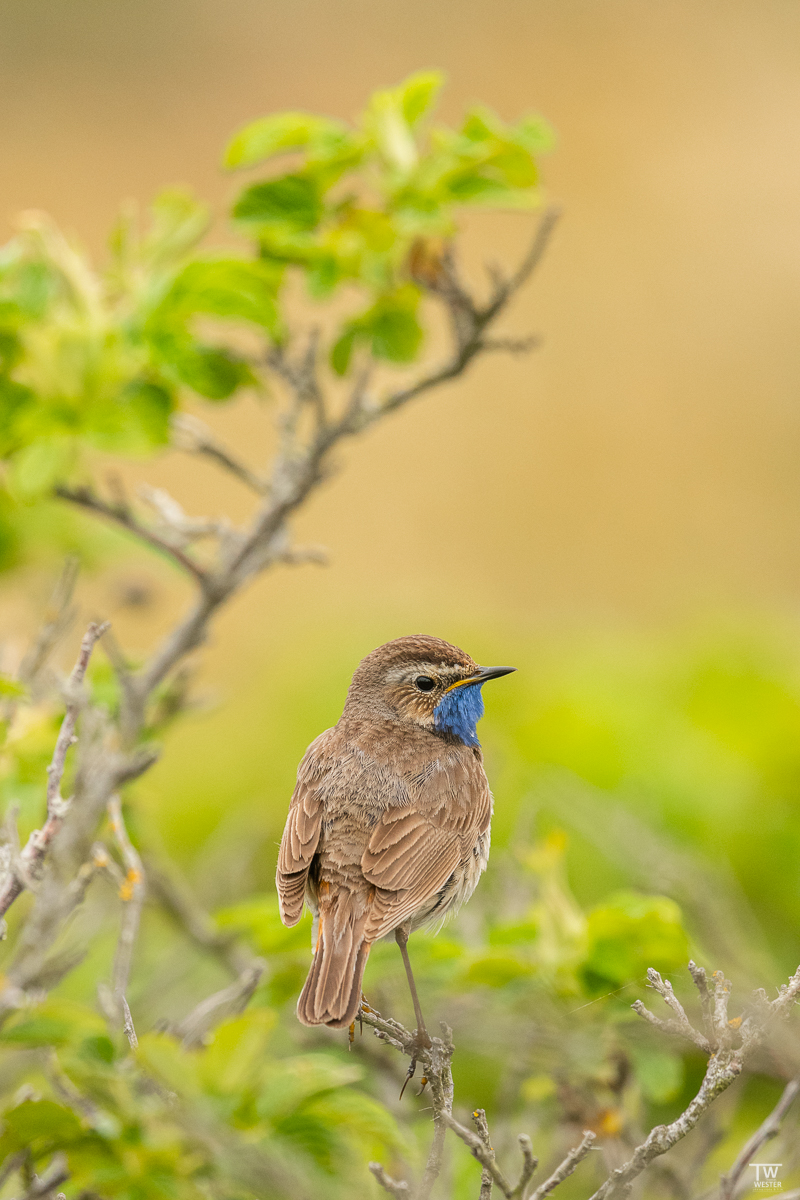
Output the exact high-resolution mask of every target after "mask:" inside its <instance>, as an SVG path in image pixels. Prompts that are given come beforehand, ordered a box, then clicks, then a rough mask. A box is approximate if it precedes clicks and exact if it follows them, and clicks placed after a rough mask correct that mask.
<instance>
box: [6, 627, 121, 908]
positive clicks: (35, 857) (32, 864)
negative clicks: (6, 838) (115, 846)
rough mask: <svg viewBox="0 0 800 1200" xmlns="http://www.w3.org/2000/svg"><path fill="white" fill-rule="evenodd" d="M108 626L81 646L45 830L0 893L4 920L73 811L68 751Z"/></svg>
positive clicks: (91, 632)
mask: <svg viewBox="0 0 800 1200" xmlns="http://www.w3.org/2000/svg"><path fill="white" fill-rule="evenodd" d="M107 628H108V626H107V625H98V624H96V623H94V622H93V623H92V624H91V625H89V627H88V629H87V630H86V633H85V634H84V636H83V641H82V642H81V648H80V652H79V654H78V660H77V662H76V663H75V666H74V667H73V669H72V674H71V675H70V677H69V679H68V680H67V684H66V688H65V694H66V698H67V711H66V713H65V714H64V720H63V721H62V722H61V729H60V731H59V734H58V738H57V739H56V745H55V749H54V751H53V758H52V761H51V763H50V766H49V767H48V768H47V819H46V821H45V823H44V825H43V826H42V828H41V829H35V830H34V831H33V833H32V834H31V835H30V837H29V838H28V841H27V844H26V845H25V848H24V849H23V850H22V851H21V853H20V855H19V860H18V861H19V864H20V865H21V867H22V870H19V869H17V870H15V869H14V865H13V864H12V869H11V871H10V872H9V875H8V878H7V880H6V882H5V883H4V884H3V886H2V889H0V917H1V916H3V915H4V914H5V913H6V912H8V909H9V908H10V907H11V905H12V904H13V903H14V901H15V900H16V898H17V896H19V894H20V893H21V892H22V891H23V890H24V889H25V887H26V886H28V883H29V882H30V879H35V878H36V877H37V873H38V871H39V870H40V868H41V864H42V862H43V861H44V858H45V855H46V854H47V851H48V850H49V848H50V844H51V842H52V841H53V838H54V837H55V836H56V834H57V833H58V831H59V829H60V828H61V826H62V824H63V822H64V817H65V816H66V814H67V812H68V809H69V801H66V800H64V799H63V798H62V796H61V791H60V789H61V779H62V777H63V774H64V765H65V762H66V757H67V751H68V749H69V748H70V746H71V745H72V744H73V743H74V742H75V741H77V738H76V737H75V723H76V721H77V719H78V713H79V711H80V708H81V703H82V701H81V695H80V688H81V685H82V683H83V679H84V676H85V675H86V668H87V667H88V665H89V659H90V657H91V654H92V650H93V649H94V646H95V643H96V642H97V639H98V638H99V637H101V636H102V635H103V633H104V632H105V630H106V629H107Z"/></svg>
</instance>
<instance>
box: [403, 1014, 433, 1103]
mask: <svg viewBox="0 0 800 1200" xmlns="http://www.w3.org/2000/svg"><path fill="white" fill-rule="evenodd" d="M432 1045H433V1042H432V1041H431V1039H430V1038H429V1036H428V1031H427V1029H426V1028H425V1027H424V1025H423V1027H422V1029H415V1030H414V1037H413V1038H412V1040H411V1042H410V1043H409V1045H408V1049H407V1051H406V1053H408V1054H410V1055H411V1062H410V1063H409V1064H408V1070H407V1071H406V1077H405V1080H404V1081H403V1086H402V1087H401V1089H400V1099H401V1100H402V1099H403V1092H404V1091H405V1090H406V1088H407V1087H408V1082H409V1080H410V1079H413V1078H414V1074H415V1072H416V1069H417V1060H418V1059H419V1057H420V1055H421V1054H422V1053H423V1052H424V1051H425V1050H430V1048H431V1046H432ZM427 1082H428V1078H427V1076H426V1075H424V1074H423V1076H422V1087H421V1088H420V1089H419V1092H418V1093H417V1095H418V1096H421V1095H422V1093H423V1092H424V1091H425V1085H426V1084H427Z"/></svg>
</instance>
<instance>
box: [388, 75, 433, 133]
mask: <svg viewBox="0 0 800 1200" xmlns="http://www.w3.org/2000/svg"><path fill="white" fill-rule="evenodd" d="M443 83H444V75H443V74H442V72H441V71H417V72H415V74H413V75H409V77H408V78H407V79H404V80H403V82H402V83H401V84H400V86H399V87H398V88H397V89H396V94H397V95H398V97H399V100H400V107H401V109H402V112H403V116H404V117H405V119H406V121H408V124H409V125H411V126H412V127H413V126H414V125H416V124H417V122H418V121H420V120H421V119H422V117H424V116H425V114H426V113H428V112H430V110H431V108H432V107H433V105H434V104H435V103H436V100H437V98H438V96H439V92H440V91H441V90H442V85H443Z"/></svg>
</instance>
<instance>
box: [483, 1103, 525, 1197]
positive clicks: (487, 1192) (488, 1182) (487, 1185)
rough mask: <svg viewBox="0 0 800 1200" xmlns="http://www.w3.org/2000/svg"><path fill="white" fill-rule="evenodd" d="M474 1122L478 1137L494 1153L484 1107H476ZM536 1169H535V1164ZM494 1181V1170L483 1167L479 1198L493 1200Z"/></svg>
mask: <svg viewBox="0 0 800 1200" xmlns="http://www.w3.org/2000/svg"><path fill="white" fill-rule="evenodd" d="M472 1123H473V1125H474V1126H475V1128H476V1129H477V1131H478V1137H479V1138H480V1139H481V1141H482V1142H483V1144H484V1146H485V1147H486V1149H487V1150H488V1151H489V1153H490V1154H494V1147H493V1146H492V1139H491V1138H490V1136H489V1123H488V1122H487V1120H486V1112H485V1110H484V1109H482V1108H476V1109H475V1112H474V1113H473V1114H472ZM534 1170H535V1166H534ZM531 1174H533V1172H531ZM493 1183H494V1180H493V1178H492V1172H491V1171H490V1170H489V1168H488V1167H482V1168H481V1191H480V1197H479V1200H491V1196H492V1185H493Z"/></svg>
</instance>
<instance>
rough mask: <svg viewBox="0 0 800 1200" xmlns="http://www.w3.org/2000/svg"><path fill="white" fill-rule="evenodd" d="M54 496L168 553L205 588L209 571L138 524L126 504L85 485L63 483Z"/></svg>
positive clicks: (176, 547)
mask: <svg viewBox="0 0 800 1200" xmlns="http://www.w3.org/2000/svg"><path fill="white" fill-rule="evenodd" d="M55 494H56V495H57V496H58V497H59V498H60V499H61V500H68V501H69V503H70V504H75V505H77V506H78V508H85V509H88V510H89V511H90V512H94V513H97V514H98V515H100V516H102V517H105V518H106V519H107V520H109V521H113V522H114V523H115V524H117V525H120V526H121V527H122V528H123V529H127V531H128V532H129V533H132V534H133V535H134V536H135V537H137V538H139V539H140V541H143V542H147V544H148V545H149V546H152V547H153V549H154V550H159V551H161V553H162V554H166V555H167V557H168V558H171V559H172V560H173V562H175V563H177V565H178V566H179V567H181V568H182V569H183V570H184V571H186V572H188V574H189V575H192V576H194V578H195V579H196V580H197V582H198V583H199V584H200V586H201V587H204V586H205V584H206V572H205V571H204V570H203V568H202V567H200V566H198V564H197V563H196V562H195V561H194V559H193V558H190V557H189V555H188V554H184V552H183V550H181V549H180V547H179V546H175V545H173V544H172V543H171V542H168V541H166V540H165V539H164V538H163V537H160V536H159V535H158V534H157V533H155V532H154V531H153V530H152V529H149V528H148V527H147V526H146V525H142V524H141V523H140V522H139V521H137V519H136V517H135V516H134V514H133V513H132V511H131V510H130V508H129V507H128V506H127V505H126V504H124V503H122V502H119V501H118V502H117V503H114V504H109V503H107V502H106V501H105V500H103V499H102V498H101V497H100V496H98V495H97V493H96V492H94V491H93V490H92V488H90V487H85V486H84V487H68V486H67V485H66V484H63V483H62V484H59V485H58V486H57V487H56V488H55Z"/></svg>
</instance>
